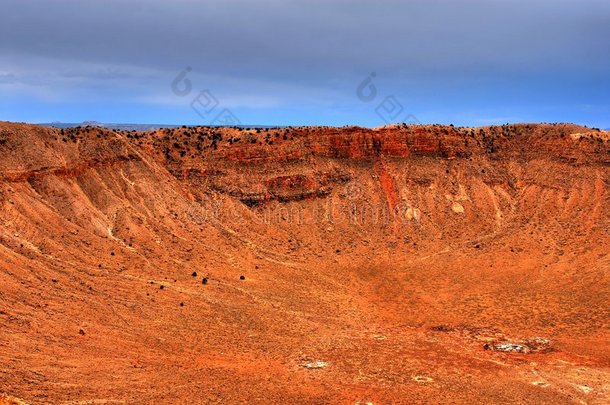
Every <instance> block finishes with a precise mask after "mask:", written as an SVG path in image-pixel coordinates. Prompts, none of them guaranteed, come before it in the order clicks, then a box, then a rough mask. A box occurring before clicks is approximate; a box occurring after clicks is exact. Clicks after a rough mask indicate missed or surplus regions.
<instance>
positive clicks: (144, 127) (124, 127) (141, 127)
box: [37, 121, 281, 131]
mask: <svg viewBox="0 0 610 405" xmlns="http://www.w3.org/2000/svg"><path fill="white" fill-rule="evenodd" d="M37 125H42V126H47V127H55V128H76V127H87V126H89V127H100V128H108V129H116V130H121V131H151V130H154V129H159V128H180V127H181V126H182V125H166V124H117V123H102V122H97V121H83V122H80V123H70V122H59V121H54V122H50V123H41V124H37ZM187 126H194V125H187ZM204 126H209V127H223V125H204ZM236 126H237V127H239V128H265V129H267V128H281V126H273V125H236Z"/></svg>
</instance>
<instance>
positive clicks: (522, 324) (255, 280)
mask: <svg viewBox="0 0 610 405" xmlns="http://www.w3.org/2000/svg"><path fill="white" fill-rule="evenodd" d="M609 207H610V136H609V135H608V133H607V132H600V131H596V130H590V129H588V128H583V127H579V126H575V125H567V124H566V125H564V124H557V125H547V124H523V125H510V126H509V125H507V126H502V127H485V128H454V127H443V126H389V127H382V128H377V129H363V128H356V127H346V128H327V127H315V128H280V129H270V130H257V129H250V130H244V129H237V128H224V129H219V128H206V127H196V128H186V127H185V128H180V129H174V130H164V129H162V130H158V131H152V132H141V133H137V132H124V131H110V130H105V129H100V128H76V129H63V130H60V129H54V128H46V127H38V126H31V125H25V124H14V123H0V322H1V323H0V393H5V394H6V395H5V396H4V397H1V396H0V403H9V404H11V403H13V402H16V401H19V400H22V401H24V402H25V403H32V404H39V403H40V404H46V403H109V404H115V403H239V402H248V403H303V404H311V403H345V404H366V403H374V404H385V403H405V404H407V403H408V404H414V403H422V404H423V403H427V404H430V403H463V404H470V403H498V404H505V403H526V402H527V403H590V404H603V403H609V402H610V383H609V381H610V345H609V344H608V343H609V342H610V331H609V327H610V323H609V319H610V306H609V304H608V303H609V302H610V299H609V297H610V248H609V246H610V209H609ZM3 401H4V402H3ZM11 401H13V402H11Z"/></svg>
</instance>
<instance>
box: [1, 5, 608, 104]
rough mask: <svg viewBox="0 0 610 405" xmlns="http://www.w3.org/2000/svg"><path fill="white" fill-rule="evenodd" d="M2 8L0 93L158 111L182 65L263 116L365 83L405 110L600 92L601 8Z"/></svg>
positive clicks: (603, 84) (604, 77)
mask: <svg viewBox="0 0 610 405" xmlns="http://www.w3.org/2000/svg"><path fill="white" fill-rule="evenodd" d="M0 7H1V9H2V10H3V11H4V12H3V13H2V15H1V16H0V54H1V55H2V59H1V60H0V72H3V71H4V72H11V73H13V74H14V75H15V76H16V78H15V77H0V82H2V81H4V82H6V81H8V80H22V81H24V82H32V81H34V80H35V81H37V82H38V83H40V81H41V80H42V81H44V80H47V82H48V83H49V84H50V85H54V86H57V87H58V88H62V89H64V88H65V89H67V88H68V87H69V86H70V83H69V80H72V81H73V82H72V83H76V82H78V83H79V85H81V86H84V87H87V86H90V87H93V88H101V87H103V86H105V85H107V83H108V82H112V83H113V85H114V86H115V87H118V88H121V87H122V86H124V87H125V88H127V89H128V90H130V91H131V92H130V93H129V95H133V96H135V97H146V96H150V97H152V98H154V97H157V100H158V99H159V97H161V94H162V92H165V93H163V94H166V93H167V89H166V88H167V83H168V80H171V78H173V76H174V75H175V74H176V73H177V72H178V71H179V70H181V69H183V68H184V67H186V66H191V67H193V72H195V73H196V74H198V75H200V82H203V83H205V85H206V86H211V87H213V88H217V89H218V91H219V92H221V93H222V92H223V91H225V92H226V94H227V95H226V97H228V98H233V99H241V100H248V99H251V100H256V99H257V98H256V97H255V96H260V97H262V98H264V99H266V100H268V101H269V104H270V105H275V104H274V103H276V102H278V101H277V100H280V99H284V100H288V99H293V100H294V99H295V98H298V97H299V94H301V93H299V92H303V89H306V88H312V89H314V90H312V91H311V92H310V93H312V94H317V95H318V96H319V100H320V101H322V100H324V99H325V98H326V97H328V95H330V94H335V95H336V94H344V95H345V96H344V97H345V98H346V99H347V98H348V97H353V94H352V93H351V92H352V90H353V88H354V86H355V85H356V84H357V83H358V82H359V81H360V80H361V79H362V78H363V76H365V75H368V74H369V73H370V72H371V71H376V72H377V73H378V77H379V81H380V86H381V85H383V86H385V88H386V89H389V90H388V91H393V92H396V93H399V94H409V95H411V96H413V97H414V98H416V97H419V96H421V95H423V94H430V93H434V92H436V93H437V94H439V91H441V90H442V91H443V95H444V97H446V98H452V97H457V96H458V94H460V93H462V92H464V91H465V90H466V89H469V91H471V95H472V97H476V96H477V94H478V93H479V92H485V91H496V90H497V89H499V88H502V87H503V86H504V87H506V83H517V85H512V84H511V85H510V86H508V87H507V88H508V89H509V90H511V91H514V92H516V91H517V90H518V89H519V88H520V87H519V84H518V83H527V85H526V86H529V85H530V84H531V83H532V82H534V83H535V82H537V81H540V83H542V84H541V85H540V86H541V87H540V89H541V90H545V91H547V90H548V88H551V87H552V83H549V81H554V82H555V83H564V84H565V83H572V84H573V87H574V88H573V89H571V90H570V91H568V92H573V91H575V88H576V87H577V86H579V85H581V82H582V80H583V79H582V77H586V78H587V80H588V81H590V82H595V83H596V88H598V89H602V90H604V91H605V90H607V89H608V88H609V86H610V84H609V83H608V73H607V72H609V71H610V41H608V40H607V38H610V2H609V1H607V0H580V1H579V0H556V1H550V0H463V1H454V0H412V1H399V0H379V1H372V0H366V1H365V0H332V1H330V0H326V1H323V0H292V1H285V0H284V1H281V0H261V1H256V2H255V1H250V0H206V1H195V0H173V1H161V0H104V1H102V0H91V1H82V0H54V1H37V0H0ZM34 60H37V61H38V62H37V63H33V61H34ZM19 78H21V79H19ZM384 81H385V82H384ZM104 83H106V84H104ZM238 83H239V84H242V83H248V86H250V87H247V88H244V87H241V88H239V85H238ZM84 87H83V88H84ZM592 88H593V87H592ZM255 91H256V92H258V94H254V92H255ZM280 91H281V92H282V93H281V94H280V93H279V92H280ZM600 91H601V90H600ZM348 93H349V94H348ZM592 95H593V97H594V98H595V97H601V96H599V95H598V94H596V93H595V92H593V93H592ZM312 97H313V99H315V96H312ZM422 97H423V96H422ZM270 100H273V102H272V101H270ZM337 102H338V103H339V104H341V102H342V101H341V100H337ZM422 103H423V104H425V100H423V101H422Z"/></svg>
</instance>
